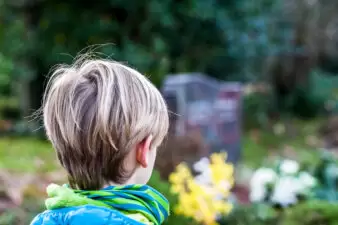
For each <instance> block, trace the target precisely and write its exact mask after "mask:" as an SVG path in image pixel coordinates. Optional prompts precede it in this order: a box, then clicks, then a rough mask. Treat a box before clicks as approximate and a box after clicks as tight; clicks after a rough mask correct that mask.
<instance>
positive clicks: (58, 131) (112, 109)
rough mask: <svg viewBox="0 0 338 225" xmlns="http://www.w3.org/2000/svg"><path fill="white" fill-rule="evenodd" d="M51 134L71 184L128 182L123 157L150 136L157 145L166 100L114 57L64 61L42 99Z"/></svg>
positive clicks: (98, 185)
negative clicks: (112, 58) (64, 63)
mask: <svg viewBox="0 0 338 225" xmlns="http://www.w3.org/2000/svg"><path fill="white" fill-rule="evenodd" d="M43 117H44V126H45V129H46V134H47V137H48V138H49V140H50V141H51V143H52V144H53V147H54V148H55V150H56V152H57V156H58V159H59V161H60V163H61V165H62V166H63V167H64V168H65V169H66V170H67V172H68V176H69V182H70V184H71V186H72V187H74V188H80V189H87V190H88V189H98V188H101V187H102V186H103V185H104V184H105V183H106V182H115V183H120V184H123V183H124V182H125V181H127V180H128V179H129V178H130V177H131V175H132V173H133V171H126V170H125V169H124V166H123V161H124V158H125V157H126V155H127V154H128V153H129V152H130V151H131V150H132V149H133V148H135V146H136V145H137V144H138V143H140V142H142V141H143V140H144V139H145V138H146V137H148V136H149V135H152V136H153V142H152V146H158V145H160V144H161V142H162V141H163V138H164V137H165V135H166V134H167V132H168V126H169V118H168V111H167V107H166V104H165V101H164V100H163V98H162V95H161V94H160V92H159V91H158V90H157V88H156V87H155V86H154V85H153V84H152V83H151V82H150V81H149V80H148V79H147V78H146V77H145V76H143V75H142V74H140V73H139V72H137V71H136V70H134V69H132V68H129V67H128V66H125V65H123V64H121V63H118V62H115V61H110V60H99V59H81V60H78V61H76V62H75V63H74V64H73V65H68V66H67V65H62V66H59V67H58V68H57V69H56V70H55V71H54V72H53V74H52V77H51V79H50V80H49V82H48V84H47V89H46V91H45V94H44V100H43Z"/></svg>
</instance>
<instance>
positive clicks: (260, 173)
mask: <svg viewBox="0 0 338 225" xmlns="http://www.w3.org/2000/svg"><path fill="white" fill-rule="evenodd" d="M276 178H277V174H276V172H275V171H274V170H273V169H270V168H264V167H263V168H260V169H258V170H256V171H255V173H254V174H253V176H252V178H251V181H250V201H251V202H261V201H263V200H264V199H265V197H266V194H267V187H266V185H267V184H273V183H274V182H275V180H276Z"/></svg>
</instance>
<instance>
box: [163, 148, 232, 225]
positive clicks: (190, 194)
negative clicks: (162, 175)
mask: <svg viewBox="0 0 338 225" xmlns="http://www.w3.org/2000/svg"><path fill="white" fill-rule="evenodd" d="M226 159H227V155H226V153H215V154H212V155H211V157H210V165H209V169H210V171H211V173H210V176H211V181H212V182H211V184H210V185H201V184H200V183H198V182H196V181H195V180H194V177H193V176H192V173H191V171H190V169H189V167H188V166H187V165H186V164H184V163H182V164H180V165H178V166H177V168H176V170H175V172H174V173H172V174H171V175H170V177H169V181H170V183H171V191H172V192H173V193H175V194H177V195H178V205H177V206H176V207H175V209H174V212H175V213H176V214H179V215H184V216H187V217H190V218H193V219H195V220H196V221H198V222H200V223H202V224H204V225H217V221H216V218H217V216H218V215H226V214H228V213H230V211H231V209H232V205H231V204H230V203H229V202H228V201H227V197H228V196H229V194H230V189H231V187H232V186H233V183H234V178H233V173H234V168H233V166H232V165H231V164H228V163H226Z"/></svg>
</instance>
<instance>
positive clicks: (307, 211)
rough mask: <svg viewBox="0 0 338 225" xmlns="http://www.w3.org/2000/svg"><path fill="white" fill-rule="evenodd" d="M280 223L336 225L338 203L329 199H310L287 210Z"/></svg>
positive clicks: (288, 224) (290, 224)
mask: <svg viewBox="0 0 338 225" xmlns="http://www.w3.org/2000/svg"><path fill="white" fill-rule="evenodd" d="M279 224H280V225H298V224H302V225H317V224H325V225H336V224H338V205H337V204H336V203H330V202H327V201H310V202H305V203H303V204H300V205H297V206H296V207H294V208H290V209H288V210H286V211H285V212H284V214H283V217H282V219H281V222H280V223H279Z"/></svg>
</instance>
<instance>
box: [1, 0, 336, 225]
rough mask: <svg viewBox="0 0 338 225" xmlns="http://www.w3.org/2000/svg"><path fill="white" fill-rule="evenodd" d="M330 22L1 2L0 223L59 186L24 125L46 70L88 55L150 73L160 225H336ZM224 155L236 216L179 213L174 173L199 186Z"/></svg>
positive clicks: (306, 15)
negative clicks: (164, 118) (161, 134)
mask: <svg viewBox="0 0 338 225" xmlns="http://www.w3.org/2000/svg"><path fill="white" fill-rule="evenodd" d="M337 12H338V2H337V1H333V0H325V1H324V0H323V1H319V0H255V1H253V0H227V1H223V0H180V1H177V0H147V1H146V0H101V1H97V2H95V1H79V0H67V1H64V0H0V224H4V225H5V224H10V225H24V224H29V222H30V220H31V218H32V217H33V216H34V215H35V214H37V213H38V212H41V211H42V210H44V205H43V204H44V203H43V201H44V199H45V197H46V194H45V187H46V185H48V184H49V183H51V182H55V183H60V184H62V183H64V182H66V179H65V174H64V171H63V170H62V169H60V166H59V164H58V162H57V160H56V157H55V153H54V151H53V149H52V148H51V145H50V144H49V143H48V142H47V141H46V140H45V135H44V131H43V128H41V121H39V119H34V118H33V117H32V115H33V113H34V112H36V110H37V109H39V107H40V104H41V96H42V93H43V90H44V86H45V84H46V77H47V76H48V73H49V71H50V69H51V68H52V66H54V65H56V64H60V63H71V62H72V61H73V59H74V57H76V56H77V54H78V53H79V52H83V53H85V52H86V51H87V50H93V51H95V52H99V53H100V54H101V55H102V57H110V58H113V59H115V60H117V61H122V62H126V63H127V64H128V65H130V66H132V67H135V68H137V69H138V70H140V71H141V72H142V73H144V74H146V75H147V76H149V77H150V79H151V81H152V82H153V83H154V84H155V85H156V86H157V87H158V88H160V89H161V90H162V92H163V94H164V96H165V98H166V100H167V102H168V105H169V107H170V110H171V111H172V112H173V113H172V114H171V122H172V127H171V129H170V134H169V137H168V140H167V142H166V144H165V145H163V146H162V149H161V150H160V154H159V157H158V160H157V165H156V171H155V172H154V176H153V177H152V180H151V182H150V184H151V185H152V186H154V187H155V188H157V189H159V190H160V191H161V192H163V193H164V194H165V195H166V196H167V197H168V198H169V200H170V201H171V203H172V208H173V214H172V216H171V217H170V219H169V220H168V221H167V222H166V224H172V225H179V224H182V225H183V224H196V225H197V224H201V225H209V224H210V225H211V224H215V223H216V222H217V223H219V224H232V225H234V224H250V225H254V224H287V225H291V224H292V225H295V224H311V225H312V224H337V223H338V207H337V206H338V205H337V204H336V201H337V200H338V192H337V181H338V179H337V178H338V167H337V162H336V147H337V145H338V117H337V116H336V115H337V112H338V104H337V103H338V89H337V88H338V76H337V75H338V34H337V29H338V16H337V15H338V14H337ZM88 46H90V47H88ZM221 150H225V151H227V152H228V163H229V164H227V165H229V166H230V167H231V168H232V167H233V168H235V169H234V172H231V171H232V169H231V168H230V167H219V169H218V170H217V171H218V172H221V173H224V174H227V173H229V174H231V176H233V178H229V177H226V175H224V180H226V181H228V183H227V184H229V185H228V186H229V187H228V186H227V188H228V189H229V191H228V192H227V193H226V194H224V196H223V197H225V198H224V200H223V201H224V202H227V203H229V204H230V203H231V204H232V211H231V212H227V211H226V212H222V211H221V210H219V211H218V208H217V207H215V208H212V209H213V210H212V211H211V212H210V214H208V215H206V213H205V211H203V209H202V206H203V205H204V204H207V202H208V201H207V200H205V199H198V200H196V199H193V198H192V199H193V200H194V201H195V202H194V203H191V205H190V206H189V207H190V209H191V208H193V209H194V210H195V211H193V212H191V213H190V214H189V215H186V214H185V213H184V212H182V210H175V209H176V208H179V207H181V206H182V205H184V204H188V203H184V201H182V199H184V198H183V197H182V195H181V194H180V193H178V192H176V193H175V191H172V190H171V189H172V187H173V185H174V184H173V183H174V181H175V179H170V174H172V173H173V172H174V171H175V170H176V169H177V166H178V165H182V164H180V163H182V162H185V163H187V165H188V166H189V168H190V169H191V171H192V172H191V173H192V175H191V176H192V177H196V176H197V174H198V173H199V172H198V169H196V165H195V164H196V162H205V160H204V159H207V158H208V156H209V155H210V153H214V152H216V153H217V152H219V151H221ZM205 157H206V158H205ZM200 159H203V160H204V161H203V160H202V161H200ZM207 164H208V163H207ZM193 165H195V166H193ZM198 165H199V166H201V163H200V164H198ZM203 165H204V164H203ZM208 165H209V164H208ZM208 165H204V166H206V167H205V168H206V169H205V170H208ZM209 166H210V165H209ZM197 167H198V166H197ZM202 167H203V166H202ZM194 168H195V170H197V172H196V171H193V170H194ZM203 168H204V167H203ZM217 168H218V167H217ZM222 168H223V169H222ZM200 171H204V169H202V170H200ZM200 173H202V172H200ZM210 176H211V175H210ZM172 177H174V178H175V174H172ZM284 178H285V179H284ZM206 179H207V178H206ZM231 179H234V180H235V182H230V180H231ZM195 180H196V179H195ZM200 181H201V180H199V182H197V181H196V182H197V183H198V184H199V185H201V186H203V184H202V183H203V182H200ZM301 182H303V183H301ZM304 182H305V183H306V182H307V183H306V185H307V186H306V185H305V183H304ZM300 183H301V184H300ZM295 184H297V185H298V186H297V185H295ZM209 185H210V184H209ZM283 185H284V186H283ZM301 185H303V186H301ZM292 186H297V187H299V188H298V189H297V190H292V191H291V190H288V191H287V189H288V188H289V187H292ZM281 187H283V188H281ZM192 189H193V188H192ZM224 189H226V188H224ZM277 189H278V190H277ZM281 189H282V191H280V190H281ZM289 189H290V188H289ZM283 190H284V191H283ZM186 191H188V190H186ZM291 192H292V193H291ZM201 196H202V194H201ZM193 200H191V201H193ZM189 201H190V200H189ZM189 201H188V199H186V202H189ZM208 204H209V203H208ZM183 211H184V210H183ZM205 218H207V219H205ZM276 221H277V222H276Z"/></svg>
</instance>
